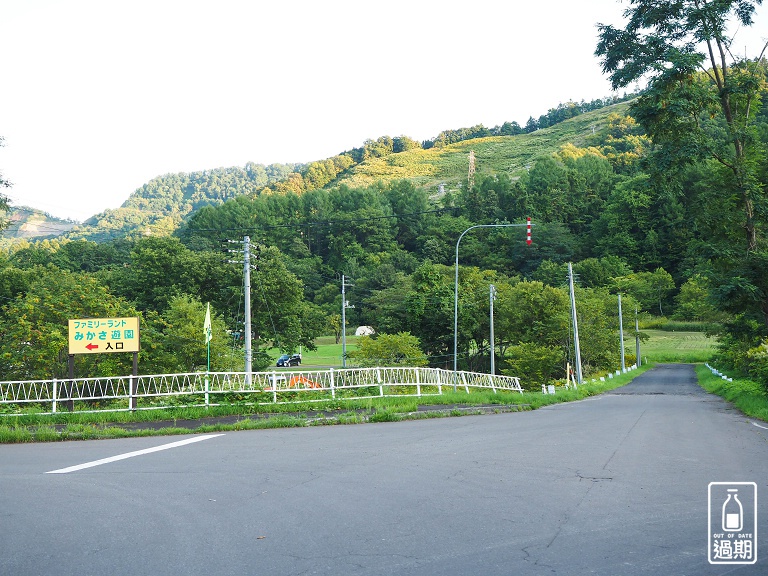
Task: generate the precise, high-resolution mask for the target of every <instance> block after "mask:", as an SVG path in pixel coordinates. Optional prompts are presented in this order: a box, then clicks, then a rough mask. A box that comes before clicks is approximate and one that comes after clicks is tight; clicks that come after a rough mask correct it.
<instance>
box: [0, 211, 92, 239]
mask: <svg viewBox="0 0 768 576" xmlns="http://www.w3.org/2000/svg"><path fill="white" fill-rule="evenodd" d="M6 218H7V219H8V221H9V222H10V223H9V225H8V226H7V227H6V228H5V229H4V230H3V231H2V237H3V238H11V239H14V238H24V239H33V238H41V237H56V236H61V235H62V234H66V233H67V232H69V231H70V230H72V229H73V228H74V227H75V226H77V225H78V224H77V222H75V221H74V220H66V219H62V218H57V217H55V216H51V215H50V214H48V213H47V212H43V211H41V210H37V209H35V208H30V207H28V206H11V208H10V210H9V211H8V214H7V216H6Z"/></svg>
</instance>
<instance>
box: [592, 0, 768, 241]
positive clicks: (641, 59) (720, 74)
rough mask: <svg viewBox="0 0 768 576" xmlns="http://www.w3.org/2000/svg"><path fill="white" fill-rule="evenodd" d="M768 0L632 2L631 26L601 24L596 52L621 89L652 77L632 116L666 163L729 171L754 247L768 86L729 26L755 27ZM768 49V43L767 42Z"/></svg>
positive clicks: (758, 61) (759, 66)
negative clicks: (761, 114)
mask: <svg viewBox="0 0 768 576" xmlns="http://www.w3.org/2000/svg"><path fill="white" fill-rule="evenodd" d="M761 4H762V0H675V1H669V2H659V1H658V0H629V7H628V8H627V9H626V10H625V12H624V15H625V17H627V18H628V22H627V24H626V27H625V28H623V29H621V28H615V27H613V26H610V25H606V24H600V25H598V29H599V36H600V39H599V43H598V45H597V49H596V51H595V54H596V55H597V56H600V57H601V58H602V67H603V71H604V72H606V73H608V74H609V77H610V80H611V84H612V86H613V88H614V89H617V88H621V87H625V86H627V85H629V84H630V83H634V82H638V81H640V80H642V79H645V78H648V89H647V90H646V91H645V93H644V94H643V95H642V96H640V97H639V98H638V99H637V101H636V103H635V104H633V106H632V113H633V116H635V117H636V118H637V119H638V120H639V121H640V123H641V124H642V125H643V126H644V127H645V129H646V131H647V132H648V134H649V135H650V136H651V138H652V139H653V141H654V143H656V144H661V145H662V147H663V149H664V155H663V156H659V159H662V160H666V163H667V164H671V165H680V164H684V163H686V162H689V161H694V160H697V159H702V158H706V157H711V158H714V159H715V160H717V161H718V162H719V163H721V164H722V165H723V166H724V167H725V168H726V169H727V170H728V171H729V173H730V181H728V182H727V183H726V184H727V185H728V186H729V187H730V188H731V190H729V192H732V193H734V194H736V195H737V196H738V198H739V201H740V202H739V204H740V208H741V209H742V211H743V221H742V226H743V228H744V231H745V233H746V247H747V250H749V251H752V250H755V249H756V248H757V247H758V229H757V222H756V213H755V208H756V207H755V203H756V202H759V201H760V198H759V196H760V195H761V193H762V192H763V190H764V188H765V182H760V180H759V172H758V170H759V165H758V164H759V163H758V162H756V160H757V159H758V158H757V157H758V156H759V153H760V150H759V145H758V144H757V142H758V141H757V139H756V138H755V134H754V129H753V123H754V119H755V115H756V114H757V112H758V111H759V105H760V93H761V91H763V90H764V89H765V69H764V63H763V62H761V59H762V56H763V53H764V52H765V47H763V50H762V52H761V53H760V55H759V56H758V57H757V58H756V59H755V60H749V59H747V58H736V57H734V55H733V54H732V52H731V50H730V47H731V43H732V41H733V37H731V36H729V35H728V29H729V26H730V25H731V24H732V23H733V21H734V20H735V23H736V24H738V25H740V26H750V25H751V24H752V19H753V16H754V13H755V9H756V7H757V6H759V5H761ZM767 46H768V45H767Z"/></svg>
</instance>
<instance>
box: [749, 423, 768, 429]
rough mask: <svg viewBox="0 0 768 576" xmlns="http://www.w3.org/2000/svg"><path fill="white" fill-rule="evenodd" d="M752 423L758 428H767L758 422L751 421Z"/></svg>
mask: <svg viewBox="0 0 768 576" xmlns="http://www.w3.org/2000/svg"><path fill="white" fill-rule="evenodd" d="M752 424H754V425H755V426H757V427H758V428H762V429H763V430H768V427H766V426H760V424H758V423H757V422H752Z"/></svg>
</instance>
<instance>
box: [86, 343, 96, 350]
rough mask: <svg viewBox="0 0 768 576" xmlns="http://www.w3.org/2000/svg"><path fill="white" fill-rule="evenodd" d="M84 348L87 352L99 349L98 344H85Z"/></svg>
mask: <svg viewBox="0 0 768 576" xmlns="http://www.w3.org/2000/svg"><path fill="white" fill-rule="evenodd" d="M85 347H86V348H88V350H95V349H96V348H98V347H99V345H98V344H86V345H85Z"/></svg>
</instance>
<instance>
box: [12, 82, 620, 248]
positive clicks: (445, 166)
mask: <svg viewBox="0 0 768 576" xmlns="http://www.w3.org/2000/svg"><path fill="white" fill-rule="evenodd" d="M626 98H627V97H624V98H613V99H606V100H598V101H593V102H590V103H582V104H581V105H577V104H574V103H569V105H562V104H561V105H559V106H558V107H557V108H554V109H551V110H550V111H549V112H548V114H547V115H544V116H542V117H540V118H539V120H538V121H536V120H534V119H533V118H531V119H529V122H528V125H527V126H526V128H525V129H521V128H520V127H519V126H518V125H516V124H515V126H514V127H513V128H514V130H512V132H511V133H510V126H511V125H509V126H508V124H509V123H505V124H504V125H503V126H501V127H496V128H493V129H486V128H484V127H482V126H475V127H473V128H471V129H461V130H451V131H445V132H442V133H441V136H440V137H438V138H436V139H435V140H432V141H426V142H424V143H422V144H419V143H417V142H415V141H413V140H411V139H410V138H407V137H405V136H401V137H397V138H390V137H389V136H384V137H381V138H379V139H377V140H375V141H373V140H368V141H366V142H365V144H364V145H363V146H362V147H361V148H354V149H352V150H350V151H347V152H342V153H340V154H338V155H337V156H334V157H332V158H328V159H326V160H321V161H316V162H310V163H308V164H271V165H268V166H265V165H263V164H256V163H252V162H249V163H248V164H246V165H245V166H244V167H229V168H215V169H210V170H204V171H200V172H192V173H177V174H166V175H163V176H158V177H156V178H153V179H152V180H150V181H149V182H147V183H146V184H144V185H143V186H141V187H140V188H138V189H137V190H135V191H134V192H133V193H132V194H131V195H130V196H129V198H128V199H127V200H126V201H125V202H124V203H123V205H122V206H121V207H120V208H117V209H109V210H105V211H104V212H102V213H100V214H96V215H94V216H92V217H91V218H89V219H88V220H86V221H85V222H83V223H82V224H78V223H76V222H72V221H69V220H62V219H58V218H55V217H53V216H50V215H48V214H45V213H43V212H41V211H38V210H34V209H31V208H26V207H19V208H15V207H14V208H13V209H12V210H11V212H10V215H9V216H10V217H11V220H12V225H11V226H10V227H9V228H8V229H7V230H5V231H4V232H3V237H4V238H10V239H14V238H26V239H33V238H45V237H56V236H65V237H67V238H70V239H73V240H75V239H88V240H93V241H97V242H103V241H108V240H112V239H115V238H123V237H129V238H130V237H137V236H144V235H159V236H165V235H170V234H172V233H173V232H174V231H175V230H176V229H177V228H178V227H179V226H180V225H181V224H182V223H183V222H184V221H185V220H186V219H188V218H189V217H190V216H191V215H192V214H193V213H194V212H195V211H197V210H198V209H199V208H201V207H202V206H207V205H219V204H222V203H224V202H226V201H227V200H230V199H232V198H235V197H237V196H240V195H243V194H251V195H257V194H261V193H265V192H266V193H290V192H294V193H297V194H301V193H302V192H304V191H306V190H313V189H323V188H327V187H331V186H338V185H342V184H343V185H346V186H349V187H365V186H370V185H373V184H375V183H376V182H377V181H391V180H400V179H407V180H411V181H412V182H413V183H414V184H415V185H416V186H418V187H421V188H429V189H431V190H435V191H436V190H438V189H440V190H445V189H448V190H450V189H455V188H457V187H459V186H461V183H462V182H465V181H466V178H467V158H466V157H467V153H468V152H469V150H470V149H472V150H473V152H474V153H475V156H476V158H477V171H478V175H480V174H483V173H492V172H495V173H506V174H508V175H509V176H511V177H513V178H514V177H515V176H517V175H519V174H520V173H521V172H522V171H524V170H526V168H527V167H528V166H529V165H530V163H531V162H532V161H533V160H534V159H535V158H536V157H540V156H542V155H546V154H551V153H553V152H556V151H557V150H558V149H560V147H562V146H564V145H566V144H568V143H571V144H576V145H581V144H583V143H584V142H585V141H586V139H587V138H588V137H589V135H590V134H591V133H594V131H595V130H596V129H597V128H598V127H599V126H603V125H605V123H606V119H607V117H608V115H609V114H610V113H620V114H623V113H626V110H627V109H628V104H627V103H626V101H625V100H626ZM599 104H606V105H603V106H602V107H598V105H599ZM513 124H514V123H513ZM542 126H544V127H542ZM446 135H448V136H450V138H449V137H448V136H446Z"/></svg>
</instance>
